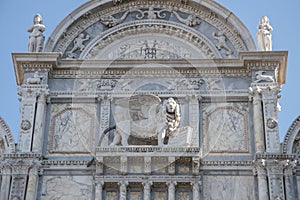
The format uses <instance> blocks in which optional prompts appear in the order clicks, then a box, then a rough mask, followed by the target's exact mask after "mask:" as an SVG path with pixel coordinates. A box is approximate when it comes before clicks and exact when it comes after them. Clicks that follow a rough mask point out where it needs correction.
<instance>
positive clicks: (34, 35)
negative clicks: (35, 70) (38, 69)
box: [28, 14, 45, 52]
mask: <svg viewBox="0 0 300 200" xmlns="http://www.w3.org/2000/svg"><path fill="white" fill-rule="evenodd" d="M33 23H34V24H33V26H32V27H30V28H29V29H28V32H29V33H30V34H29V43H28V51H29V52H41V51H42V50H43V46H44V40H45V36H44V35H43V32H44V31H45V25H44V24H43V19H42V16H41V15H40V14H36V15H35V16H34V18H33Z"/></svg>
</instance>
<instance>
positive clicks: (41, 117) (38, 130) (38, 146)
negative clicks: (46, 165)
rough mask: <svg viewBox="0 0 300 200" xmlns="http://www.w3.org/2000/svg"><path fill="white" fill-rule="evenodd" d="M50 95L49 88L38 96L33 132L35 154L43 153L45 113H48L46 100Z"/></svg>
mask: <svg viewBox="0 0 300 200" xmlns="http://www.w3.org/2000/svg"><path fill="white" fill-rule="evenodd" d="M48 95H49V90H48V88H45V89H44V90H42V91H41V92H40V94H39V96H38V100H37V107H36V114H35V125H34V132H33V145H32V151H33V152H41V151H42V146H43V139H44V125H45V116H46V115H45V113H46V110H45V109H46V99H47V97H48Z"/></svg>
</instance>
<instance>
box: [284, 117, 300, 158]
mask: <svg viewBox="0 0 300 200" xmlns="http://www.w3.org/2000/svg"><path fill="white" fill-rule="evenodd" d="M297 141H298V143H299V148H300V116H298V117H297V118H296V119H295V120H294V121H293V123H292V125H291V126H290V127H289V129H288V131H287V133H286V135H285V137H284V140H283V144H282V150H283V153H284V154H292V153H295V152H294V146H295V144H296V143H297ZM299 150H300V149H299ZM299 156H300V155H299Z"/></svg>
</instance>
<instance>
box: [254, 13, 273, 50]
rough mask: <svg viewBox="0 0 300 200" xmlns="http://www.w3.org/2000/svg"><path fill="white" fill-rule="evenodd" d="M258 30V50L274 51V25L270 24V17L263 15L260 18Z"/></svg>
mask: <svg viewBox="0 0 300 200" xmlns="http://www.w3.org/2000/svg"><path fill="white" fill-rule="evenodd" d="M257 29H258V32H257V34H256V39H257V44H258V50H259V51H272V35H271V31H273V28H272V26H271V25H270V22H269V18H268V17H267V16H263V17H261V18H260V20H259V25H258V26H257Z"/></svg>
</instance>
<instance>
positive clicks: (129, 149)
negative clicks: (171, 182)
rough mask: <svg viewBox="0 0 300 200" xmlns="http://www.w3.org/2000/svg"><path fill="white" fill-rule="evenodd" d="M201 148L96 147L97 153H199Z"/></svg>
mask: <svg viewBox="0 0 300 200" xmlns="http://www.w3.org/2000/svg"><path fill="white" fill-rule="evenodd" d="M200 151H201V148H199V147H98V148H96V152H97V153H100V152H102V153H104V152H106V153H111V152H120V153H128V152H134V153H145V152H155V153H158V152H167V153H169V152H170V153H174V152H175V153H176V152H179V153H199V152H200Z"/></svg>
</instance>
